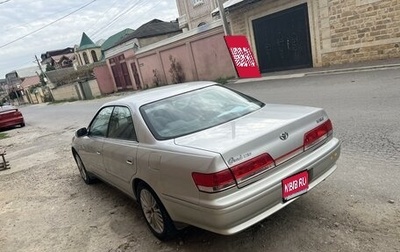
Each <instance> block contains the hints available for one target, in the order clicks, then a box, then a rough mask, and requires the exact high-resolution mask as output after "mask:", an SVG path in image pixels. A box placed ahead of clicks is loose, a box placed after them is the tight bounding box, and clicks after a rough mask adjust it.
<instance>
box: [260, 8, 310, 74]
mask: <svg viewBox="0 0 400 252" xmlns="http://www.w3.org/2000/svg"><path fill="white" fill-rule="evenodd" d="M253 29H254V36H255V43H256V50H257V57H258V63H259V66H260V71H261V72H262V73H265V72H271V71H279V70H287V69H295V68H305V67H312V56H311V43H310V30H309V23H308V11H307V4H302V5H298V6H296V7H293V8H290V9H287V10H284V11H281V12H277V13H274V14H271V15H268V16H265V17H262V18H259V19H255V20H253Z"/></svg>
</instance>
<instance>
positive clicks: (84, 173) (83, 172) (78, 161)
mask: <svg viewBox="0 0 400 252" xmlns="http://www.w3.org/2000/svg"><path fill="white" fill-rule="evenodd" d="M74 158H75V162H76V165H77V166H78V170H79V173H80V175H81V178H82V179H83V181H85V183H86V184H88V185H90V184H93V183H95V182H96V178H94V177H92V176H91V174H90V173H88V172H87V171H86V168H85V165H84V164H83V162H82V159H81V157H80V156H79V155H78V154H77V153H74Z"/></svg>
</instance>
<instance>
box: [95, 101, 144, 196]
mask: <svg viewBox="0 0 400 252" xmlns="http://www.w3.org/2000/svg"><path fill="white" fill-rule="evenodd" d="M137 147H138V142H137V138H136V133H135V128H134V126H133V120H132V114H131V111H130V110H129V108H128V107H124V106H116V107H115V108H114V110H113V112H112V115H111V119H110V125H109V130H108V136H107V139H105V141H104V145H103V160H104V166H105V170H106V172H107V177H108V178H109V179H110V180H111V181H110V182H111V183H112V184H114V185H115V186H116V187H118V188H120V189H121V190H123V191H126V192H127V193H130V192H132V190H131V188H132V187H131V184H130V181H131V178H132V177H133V175H134V174H135V173H136V167H137V166H136V163H137V162H136V153H137Z"/></svg>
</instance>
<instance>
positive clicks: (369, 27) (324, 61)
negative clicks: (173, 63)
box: [177, 0, 400, 72]
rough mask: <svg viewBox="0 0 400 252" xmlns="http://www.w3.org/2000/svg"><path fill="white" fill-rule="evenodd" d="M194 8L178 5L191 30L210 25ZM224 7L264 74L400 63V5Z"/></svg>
mask: <svg viewBox="0 0 400 252" xmlns="http://www.w3.org/2000/svg"><path fill="white" fill-rule="evenodd" d="M184 2H187V4H186V5H185V4H183V3H184ZM192 2H193V1H179V0H177V5H178V10H179V14H180V15H181V17H184V16H185V15H186V17H187V16H189V17H190V18H186V20H189V21H187V22H188V26H189V28H190V26H193V25H196V24H197V23H199V22H200V20H201V22H208V21H207V20H206V19H192V18H191V17H192V15H193V14H192V13H193V11H194V10H196V6H192V5H191V3H192ZM201 2H203V5H204V6H206V5H207V6H213V7H214V6H215V1H214V0H202V1H201ZM186 6H187V8H188V10H189V11H188V12H185V9H184V8H185V7H186ZM224 7H225V13H226V14H227V18H228V21H229V23H230V26H231V30H232V33H233V34H234V35H239V34H240V35H246V36H247V38H248V39H249V42H250V44H251V46H252V48H253V51H254V53H255V55H256V57H257V60H258V63H259V66H260V70H261V72H270V71H277V70H286V69H295V68H304V67H321V66H329V65H335V64H343V63H353V62H363V61H371V60H380V59H390V58H400V1H399V0H346V1H341V0H229V1H226V2H225V4H224ZM200 8H202V7H199V8H198V10H199V11H198V12H200ZM209 9H212V8H209ZM191 11H192V12H191ZM188 13H189V14H188ZM214 14H219V13H218V12H215V11H214ZM217 16H218V15H217ZM203 18H205V16H204V17H203ZM211 19H212V17H211V16H208V20H211Z"/></svg>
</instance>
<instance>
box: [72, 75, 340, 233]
mask: <svg viewBox="0 0 400 252" xmlns="http://www.w3.org/2000/svg"><path fill="white" fill-rule="evenodd" d="M72 154H73V156H74V158H75V160H76V163H77V165H78V168H79V171H80V174H81V176H82V178H83V180H84V181H85V182H86V183H87V184H90V183H92V182H94V181H95V180H96V179H97V178H99V179H101V180H103V181H106V182H107V183H109V184H111V185H113V186H115V187H116V188H118V189H120V190H121V191H122V192H124V193H126V194H128V195H129V196H131V197H132V198H134V199H136V200H137V201H138V204H139V205H140V207H141V209H142V212H143V215H144V217H145V220H146V221H147V224H148V227H149V228H150V230H151V231H152V232H153V234H154V235H155V236H156V237H158V238H159V239H166V238H170V237H172V236H173V235H174V234H176V232H177V230H179V229H181V228H182V227H185V226H187V225H193V226H196V227H200V228H203V229H206V230H209V231H212V232H215V233H219V234H224V235H230V234H234V233H237V232H240V231H242V230H244V229H246V228H248V227H250V226H251V225H253V224H255V223H257V222H259V221H261V220H263V219H264V218H266V217H268V216H269V215H271V214H273V213H274V212H276V211H278V210H279V209H281V208H283V207H285V206H286V205H288V204H290V203H291V202H293V201H294V200H295V199H297V198H298V197H299V196H301V195H303V194H304V193H307V192H308V191H310V190H311V189H313V188H314V187H315V186H316V185H317V184H319V183H320V182H322V181H323V180H325V179H326V178H327V177H328V176H329V175H330V174H332V173H333V172H334V171H335V169H336V161H337V159H338V158H339V155H340V141H339V140H338V139H336V138H334V137H333V128H332V123H331V121H330V119H329V118H328V115H327V114H326V112H325V111H324V110H323V109H321V108H314V107H305V106H293V105H277V104H265V103H263V102H261V101H258V100H256V99H254V98H252V97H250V96H248V95H245V94H242V93H239V92H237V91H234V90H231V89H229V88H226V87H224V86H220V85H217V84H216V83H212V82H192V83H185V84H177V85H169V86H164V87H160V88H154V89H150V90H146V91H141V92H137V93H135V94H133V95H131V96H128V97H126V98H122V99H120V100H116V101H112V102H108V103H106V104H104V105H103V106H102V107H101V108H100V109H99V111H98V112H97V113H96V115H95V116H94V118H93V119H92V121H91V122H90V124H89V126H88V127H85V128H81V129H79V130H78V131H77V132H76V133H75V136H74V137H73V140H72Z"/></svg>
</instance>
